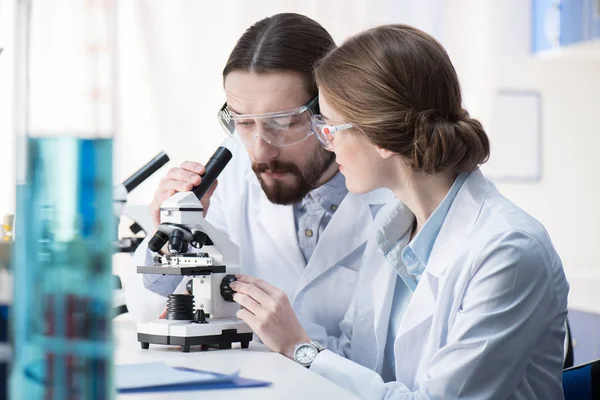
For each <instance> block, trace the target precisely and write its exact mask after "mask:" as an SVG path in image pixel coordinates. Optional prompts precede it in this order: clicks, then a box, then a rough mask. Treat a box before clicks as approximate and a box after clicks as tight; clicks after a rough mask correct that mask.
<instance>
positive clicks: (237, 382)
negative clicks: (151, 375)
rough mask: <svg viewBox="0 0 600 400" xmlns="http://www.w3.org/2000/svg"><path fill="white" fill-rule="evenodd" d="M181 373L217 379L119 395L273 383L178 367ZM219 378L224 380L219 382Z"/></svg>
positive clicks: (129, 390) (139, 389)
mask: <svg viewBox="0 0 600 400" xmlns="http://www.w3.org/2000/svg"><path fill="white" fill-rule="evenodd" d="M174 369H176V370H179V371H184V372H192V373H194V372H195V373H199V374H210V375H213V376H214V377H215V378H216V380H217V381H216V382H199V383H182V384H176V385H167V386H152V387H141V388H131V389H119V390H118V392H119V393H158V392H175V391H188V390H214V389H237V388H249V387H264V386H269V385H271V382H266V381H258V380H255V379H247V378H241V377H239V376H236V377H234V378H233V379H231V376H229V375H224V374H219V373H216V372H208V371H201V370H196V369H191V368H184V367H176V368H174ZM219 378H223V380H222V381H219Z"/></svg>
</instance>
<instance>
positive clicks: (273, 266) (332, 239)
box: [126, 140, 393, 339]
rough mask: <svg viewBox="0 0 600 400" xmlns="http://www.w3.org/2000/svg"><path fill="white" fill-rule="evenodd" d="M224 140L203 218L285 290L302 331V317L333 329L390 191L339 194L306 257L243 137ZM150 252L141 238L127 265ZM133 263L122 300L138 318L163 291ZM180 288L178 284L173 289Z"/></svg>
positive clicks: (244, 262)
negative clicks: (221, 165)
mask: <svg viewBox="0 0 600 400" xmlns="http://www.w3.org/2000/svg"><path fill="white" fill-rule="evenodd" d="M226 146H227V147H228V148H229V149H230V150H231V151H232V153H233V154H234V156H233V159H232V161H231V162H230V163H229V165H228V166H227V167H226V168H225V170H224V171H223V173H222V174H221V176H219V185H218V187H217V190H216V191H215V194H214V196H213V197H212V198H211V205H210V208H209V211H208V215H207V217H206V219H207V220H208V221H209V222H210V223H211V224H213V225H214V226H215V227H217V228H218V229H220V230H221V231H222V232H224V233H225V234H227V235H228V236H229V238H230V239H231V240H233V242H235V243H236V244H237V245H238V246H239V247H240V264H241V267H242V270H243V272H244V273H246V274H250V275H253V276H256V277H259V278H261V279H263V280H265V281H266V282H269V283H271V284H273V285H274V286H277V287H279V288H280V289H282V290H283V291H285V293H286V294H287V295H288V297H289V299H290V303H291V304H292V305H293V307H294V310H295V311H296V313H297V314H298V315H299V316H301V320H302V322H303V326H305V327H306V328H307V330H308V331H309V332H311V328H310V323H309V322H308V321H312V322H315V323H316V324H318V325H317V327H316V328H317V329H318V326H321V327H324V328H325V329H326V331H327V332H328V334H329V335H336V336H337V335H339V334H340V331H339V323H340V321H341V320H342V319H343V318H344V315H345V313H346V311H347V309H348V306H349V305H350V302H351V300H352V296H353V295H354V291H355V289H356V282H357V279H358V271H359V269H360V266H361V259H362V255H363V252H364V250H365V246H366V241H367V231H368V228H369V227H370V226H371V224H372V222H373V218H374V215H375V214H376V212H377V211H378V210H379V209H380V208H381V206H382V205H383V204H384V203H385V202H386V201H389V200H390V199H393V195H392V193H391V192H390V191H378V192H372V193H370V194H368V195H361V196H359V195H354V194H351V193H349V194H348V195H346V197H345V198H344V200H343V201H342V203H341V204H340V205H339V206H338V208H337V210H336V211H335V214H334V215H333V217H332V218H331V221H330V222H329V224H328V225H327V228H326V229H325V230H324V232H323V236H322V237H321V238H319V242H318V244H317V246H316V248H315V250H314V252H313V254H312V257H311V258H310V260H309V262H308V264H307V263H306V262H305V261H304V257H303V256H302V253H301V251H300V247H299V245H298V239H297V234H296V227H295V221H294V215H293V207H292V206H280V205H276V204H273V203H271V202H270V201H269V200H268V199H267V198H266V196H265V194H264V192H263V191H262V189H261V187H260V184H259V183H258V180H257V178H256V175H255V174H254V172H253V171H252V169H251V168H250V162H249V158H248V155H247V153H246V151H245V149H244V148H243V147H242V145H241V144H240V143H239V142H237V141H233V140H231V141H228V142H227V143H226ZM152 256H153V254H152V253H151V252H150V251H149V250H148V247H147V242H146V241H145V242H143V243H142V244H141V245H140V246H139V248H138V250H137V251H136V253H135V255H134V260H133V267H135V266H137V265H151V263H152ZM133 270H135V268H132V272H131V276H130V279H128V282H127V283H128V284H127V287H126V300H127V307H128V309H129V311H130V313H131V314H132V315H133V317H134V318H135V319H136V320H138V321H146V320H152V319H156V318H157V317H158V315H159V314H160V313H161V311H162V310H163V309H164V307H165V304H166V298H165V297H162V296H159V295H157V294H156V293H153V292H151V291H150V290H148V289H146V288H145V287H144V283H143V279H142V275H140V274H135V273H134V271H133ZM183 290H184V284H181V285H180V286H179V287H178V288H177V289H176V290H175V292H183ZM315 334H317V333H315ZM320 337H321V338H322V339H324V337H323V336H320Z"/></svg>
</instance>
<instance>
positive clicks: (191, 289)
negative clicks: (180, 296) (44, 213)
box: [185, 279, 194, 294]
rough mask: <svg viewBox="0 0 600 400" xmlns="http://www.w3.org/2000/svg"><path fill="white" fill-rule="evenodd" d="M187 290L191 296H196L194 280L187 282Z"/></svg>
mask: <svg viewBox="0 0 600 400" xmlns="http://www.w3.org/2000/svg"><path fill="white" fill-rule="evenodd" d="M185 290H186V291H187V292H188V293H189V294H194V280H193V279H190V280H189V281H187V283H186V284H185Z"/></svg>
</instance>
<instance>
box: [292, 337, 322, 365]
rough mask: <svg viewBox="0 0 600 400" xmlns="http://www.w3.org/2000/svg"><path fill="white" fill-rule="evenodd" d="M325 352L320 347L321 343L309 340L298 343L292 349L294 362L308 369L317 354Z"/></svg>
mask: <svg viewBox="0 0 600 400" xmlns="http://www.w3.org/2000/svg"><path fill="white" fill-rule="evenodd" d="M323 350H325V347H323V346H321V343H319V342H315V341H314V340H311V341H310V342H307V343H300V344H297V345H296V347H294V361H296V362H297V363H298V364H300V365H303V366H305V367H306V368H309V367H310V365H311V364H312V363H313V361H314V360H315V358H317V354H319V353H320V352H321V351H323Z"/></svg>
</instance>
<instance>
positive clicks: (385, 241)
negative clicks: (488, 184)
mask: <svg viewBox="0 0 600 400" xmlns="http://www.w3.org/2000/svg"><path fill="white" fill-rule="evenodd" d="M468 176H469V173H468V172H465V173H461V174H459V175H458V176H457V178H456V180H455V181H454V183H453V184H452V187H451V188H450V190H449V191H448V193H447V194H446V196H445V197H444V199H443V200H442V202H441V203H440V204H439V205H438V206H437V208H436V209H435V211H434V212H433V214H431V216H430V217H429V219H427V221H426V222H425V225H424V226H423V229H421V231H420V232H419V233H418V234H417V235H416V236H415V238H414V239H413V240H412V241H411V242H410V243H408V241H409V239H410V234H411V230H412V229H411V228H412V225H413V224H414V219H415V216H414V215H413V213H412V212H411V211H410V210H409V209H408V208H407V207H406V206H405V205H404V204H402V202H400V201H399V200H397V199H396V201H394V202H392V203H389V204H388V205H386V206H385V209H384V210H381V211H380V212H379V214H378V215H377V217H376V218H375V221H374V230H375V240H376V242H377V245H378V247H379V249H380V250H381V251H382V252H383V255H384V256H385V258H386V259H387V261H388V262H389V263H390V264H391V265H392V267H393V268H394V270H395V271H396V273H398V275H399V276H400V277H401V278H402V280H403V281H404V283H405V284H406V286H407V287H408V288H409V289H410V290H411V291H413V292H414V291H415V289H416V287H417V283H419V280H420V279H421V275H422V274H423V271H425V267H426V266H427V262H428V261H429V256H430V255H431V250H432V249H433V245H434V244H435V241H436V239H437V236H438V234H439V232H440V229H441V228H442V225H443V223H444V220H445V219H446V216H447V215H448V211H449V210H450V207H451V206H452V202H453V201H454V198H455V197H456V195H457V194H458V191H459V190H460V188H461V187H462V185H463V183H464V182H465V180H466V179H467V177H468Z"/></svg>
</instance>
